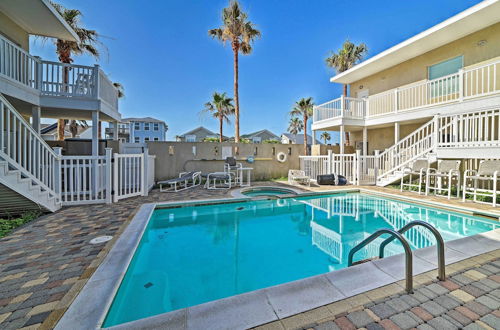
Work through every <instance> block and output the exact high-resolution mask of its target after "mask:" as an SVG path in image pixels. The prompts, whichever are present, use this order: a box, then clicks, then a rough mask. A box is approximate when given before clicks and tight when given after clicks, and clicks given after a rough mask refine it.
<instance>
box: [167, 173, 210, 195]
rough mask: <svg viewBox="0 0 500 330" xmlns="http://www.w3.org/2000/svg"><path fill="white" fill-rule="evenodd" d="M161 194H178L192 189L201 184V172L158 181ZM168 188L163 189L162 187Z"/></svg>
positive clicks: (181, 174)
mask: <svg viewBox="0 0 500 330" xmlns="http://www.w3.org/2000/svg"><path fill="white" fill-rule="evenodd" d="M158 184H159V185H160V191H161V192H178V191H181V190H185V189H189V188H193V187H196V186H199V185H200V184H201V172H182V173H180V174H179V177H178V178H175V179H170V180H165V181H159V182H158ZM164 185H166V186H168V188H167V189H163V186H164Z"/></svg>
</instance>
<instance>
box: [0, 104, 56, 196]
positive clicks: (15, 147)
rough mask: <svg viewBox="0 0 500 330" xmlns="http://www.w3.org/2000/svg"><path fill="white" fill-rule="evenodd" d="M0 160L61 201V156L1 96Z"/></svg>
mask: <svg viewBox="0 0 500 330" xmlns="http://www.w3.org/2000/svg"><path fill="white" fill-rule="evenodd" d="M0 158H3V159H4V160H5V161H7V162H8V163H9V166H10V167H13V168H15V169H16V170H19V171H20V172H21V174H22V175H23V176H25V177H27V178H30V179H31V180H33V182H34V183H36V184H37V185H39V186H40V187H41V188H42V189H43V190H45V191H47V192H48V193H49V195H50V196H51V197H55V198H56V200H57V201H59V200H60V189H59V185H60V173H58V172H57V171H58V169H59V167H58V165H59V163H60V156H59V155H57V154H56V153H55V152H54V150H53V149H52V148H51V147H50V146H49V145H48V144H47V143H46V142H45V141H44V140H43V138H42V137H41V136H40V135H39V134H38V133H37V132H36V131H35V130H34V129H33V127H31V125H30V124H29V123H28V122H26V120H25V119H24V118H23V117H22V116H21V115H20V114H19V113H18V112H17V111H16V109H15V108H14V107H13V106H12V105H11V104H10V103H9V101H7V99H5V97H3V96H2V95H1V94H0Z"/></svg>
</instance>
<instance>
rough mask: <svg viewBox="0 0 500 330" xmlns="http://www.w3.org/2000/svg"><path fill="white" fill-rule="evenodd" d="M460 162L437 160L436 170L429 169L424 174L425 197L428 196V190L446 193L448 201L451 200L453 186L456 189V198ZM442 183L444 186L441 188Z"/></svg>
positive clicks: (458, 185)
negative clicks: (444, 183)
mask: <svg viewBox="0 0 500 330" xmlns="http://www.w3.org/2000/svg"><path fill="white" fill-rule="evenodd" d="M460 164H461V161H460V160H439V161H438V166H437V169H434V168H429V169H427V172H426V173H425V195H426V196H427V195H429V191H430V190H434V194H435V195H436V196H438V195H437V192H440V193H441V192H445V193H447V196H448V199H450V198H451V190H452V187H453V186H456V188H457V198H458V197H459V196H460ZM443 181H447V182H446V186H445V187H443Z"/></svg>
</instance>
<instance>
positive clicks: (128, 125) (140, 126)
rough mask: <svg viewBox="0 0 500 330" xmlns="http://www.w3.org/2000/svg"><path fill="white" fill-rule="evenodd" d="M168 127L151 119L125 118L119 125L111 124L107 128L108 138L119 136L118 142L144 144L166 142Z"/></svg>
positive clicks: (159, 121)
mask: <svg viewBox="0 0 500 330" xmlns="http://www.w3.org/2000/svg"><path fill="white" fill-rule="evenodd" d="M167 130H168V125H167V124H166V123H165V122H164V121H163V120H159V119H155V118H151V117H144V118H123V119H122V121H121V122H119V123H118V127H117V129H116V126H115V123H110V124H109V127H108V128H106V137H107V138H109V139H113V138H114V136H115V134H118V140H121V141H122V142H127V143H144V142H148V141H165V135H166V133H167Z"/></svg>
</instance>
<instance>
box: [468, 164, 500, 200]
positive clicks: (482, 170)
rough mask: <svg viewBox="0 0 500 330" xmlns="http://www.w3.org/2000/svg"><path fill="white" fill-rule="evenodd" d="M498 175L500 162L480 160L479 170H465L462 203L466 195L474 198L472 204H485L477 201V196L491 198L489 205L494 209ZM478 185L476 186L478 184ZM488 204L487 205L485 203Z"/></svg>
mask: <svg viewBox="0 0 500 330" xmlns="http://www.w3.org/2000/svg"><path fill="white" fill-rule="evenodd" d="M499 174H500V160H482V161H481V162H480V163H479V168H478V170H477V171H475V170H467V171H465V173H464V186H463V190H462V191H463V201H464V202H465V199H466V197H467V195H472V196H473V197H474V202H478V203H485V202H482V201H478V200H477V196H486V197H491V198H492V201H491V204H492V205H493V206H494V207H495V206H496V204H497V194H498V187H497V184H498V175H499ZM479 183H480V185H479V186H478V184H479ZM487 204H489V203H487Z"/></svg>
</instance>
